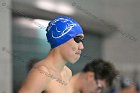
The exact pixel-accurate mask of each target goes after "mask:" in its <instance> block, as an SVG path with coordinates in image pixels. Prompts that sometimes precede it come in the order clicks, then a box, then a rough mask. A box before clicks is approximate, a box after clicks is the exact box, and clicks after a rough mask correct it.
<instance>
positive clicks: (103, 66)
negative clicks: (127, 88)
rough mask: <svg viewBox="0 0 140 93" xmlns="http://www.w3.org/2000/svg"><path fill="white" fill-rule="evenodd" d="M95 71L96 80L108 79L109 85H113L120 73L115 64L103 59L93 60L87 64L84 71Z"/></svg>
mask: <svg viewBox="0 0 140 93" xmlns="http://www.w3.org/2000/svg"><path fill="white" fill-rule="evenodd" d="M89 71H91V72H94V73H95V79H96V80H99V79H100V80H103V79H104V80H106V82H107V85H108V86H111V85H112V84H113V81H114V79H115V78H116V76H117V75H118V71H117V70H116V69H115V67H114V65H113V64H112V63H110V62H106V61H104V60H102V59H96V60H92V61H91V62H90V63H88V64H86V66H85V67H84V68H83V70H82V72H85V73H86V72H89Z"/></svg>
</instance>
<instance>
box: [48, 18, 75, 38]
mask: <svg viewBox="0 0 140 93" xmlns="http://www.w3.org/2000/svg"><path fill="white" fill-rule="evenodd" d="M74 26H76V24H75V23H74V22H72V21H71V20H68V19H64V18H59V19H55V20H54V21H52V22H51V23H50V27H49V28H48V31H50V30H52V37H53V38H55V39H56V38H60V37H62V36H64V35H65V34H67V33H68V32H69V31H71V29H72V28H73V27H74Z"/></svg>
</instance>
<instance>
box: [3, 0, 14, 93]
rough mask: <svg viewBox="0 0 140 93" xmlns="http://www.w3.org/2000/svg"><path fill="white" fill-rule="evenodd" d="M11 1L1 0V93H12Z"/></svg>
mask: <svg viewBox="0 0 140 93" xmlns="http://www.w3.org/2000/svg"><path fill="white" fill-rule="evenodd" d="M9 4H10V0H8V1H6V0H0V93H12V69H11V66H12V64H11V54H10V51H11V11H10V10H9V9H8V8H7V7H6V6H7V5H9Z"/></svg>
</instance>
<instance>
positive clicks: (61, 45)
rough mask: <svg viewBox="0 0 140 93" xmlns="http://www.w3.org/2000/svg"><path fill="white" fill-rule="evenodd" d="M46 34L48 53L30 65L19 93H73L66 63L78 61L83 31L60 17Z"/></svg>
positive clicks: (52, 22) (82, 47)
mask: <svg viewBox="0 0 140 93" xmlns="http://www.w3.org/2000/svg"><path fill="white" fill-rule="evenodd" d="M46 31H47V34H46V36H47V39H48V42H49V43H50V45H51V51H50V53H49V54H48V56H47V57H46V58H45V59H43V60H41V61H40V62H38V63H37V64H35V65H34V66H33V68H32V69H31V71H30V72H29V74H28V76H27V78H26V80H25V82H24V84H23V85H22V87H21V89H20V90H19V92H18V93H41V92H43V93H72V92H71V88H70V86H69V81H70V78H71V77H72V72H71V70H70V69H69V68H68V67H67V66H66V65H65V64H66V63H67V62H70V63H75V62H76V61H77V60H78V59H79V58H80V55H81V52H82V50H83V49H84V46H83V43H82V41H83V38H84V34H83V30H82V28H81V26H80V25H79V23H78V22H76V21H75V20H74V19H72V18H69V17H66V16H60V17H57V18H55V19H54V20H52V21H51V22H50V23H49V25H48V27H47V29H46Z"/></svg>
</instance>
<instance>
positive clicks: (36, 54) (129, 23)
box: [0, 0, 140, 93]
mask: <svg viewBox="0 0 140 93" xmlns="http://www.w3.org/2000/svg"><path fill="white" fill-rule="evenodd" d="M139 9H140V0H0V93H17V90H18V89H19V87H20V85H21V83H22V82H23V81H24V79H25V77H26V75H27V72H28V70H29V64H30V63H31V62H36V61H38V60H41V59H43V58H44V57H46V56H47V54H48V52H49V50H50V45H49V44H48V42H47V39H46V31H45V29H46V27H47V25H48V22H49V21H50V20H52V19H53V18H55V17H57V16H60V15H67V16H69V17H72V18H74V19H75V20H77V21H78V22H79V23H80V24H81V25H82V27H83V29H84V33H85V41H84V46H85V49H84V50H83V52H82V56H81V58H80V60H79V61H78V62H77V63H76V64H73V65H72V64H67V65H68V66H69V67H70V68H71V70H72V71H73V74H75V73H77V72H79V71H80V70H81V69H82V68H83V67H84V66H85V64H86V63H88V62H90V61H91V60H93V59H96V58H102V59H104V60H106V61H110V62H112V63H113V64H115V66H116V68H117V69H119V71H120V72H121V76H122V77H127V78H129V79H130V80H132V81H134V82H136V83H137V84H139V83H140V62H139V61H140V11H139Z"/></svg>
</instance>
